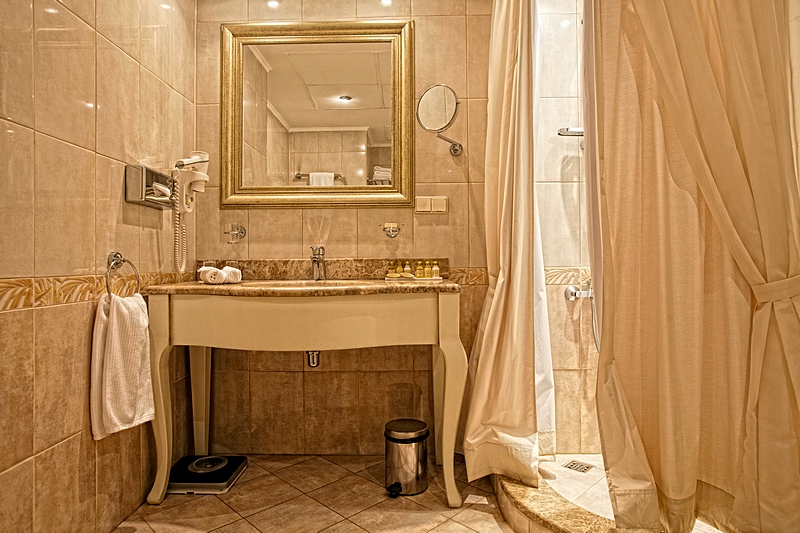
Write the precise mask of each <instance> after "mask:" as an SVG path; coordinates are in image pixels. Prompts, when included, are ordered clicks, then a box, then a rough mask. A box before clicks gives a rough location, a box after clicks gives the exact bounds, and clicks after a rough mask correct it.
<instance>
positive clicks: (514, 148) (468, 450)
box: [464, 0, 539, 486]
mask: <svg viewBox="0 0 800 533" xmlns="http://www.w3.org/2000/svg"><path fill="white" fill-rule="evenodd" d="M533 9H535V6H534V5H532V3H531V2H519V1H517V0H495V2H494V9H493V13H492V37H491V43H490V50H489V65H490V67H489V102H488V116H487V136H486V139H487V142H486V185H485V186H486V194H485V208H486V214H485V217H486V241H487V242H486V255H487V264H488V270H489V290H488V293H487V296H486V300H485V303H484V309H483V314H482V317H481V323H480V325H479V328H478V334H477V336H476V339H475V342H474V345H473V350H472V354H471V357H470V367H469V375H468V381H467V389H468V396H467V402H468V407H467V409H468V410H467V418H466V422H465V429H464V458H465V462H466V467H467V474H468V477H469V479H470V480H472V479H476V478H479V477H482V476H485V475H488V474H492V473H495V474H504V475H508V476H511V477H514V478H517V479H521V480H522V481H524V482H525V483H528V484H530V485H534V486H535V485H537V483H538V477H537V469H538V451H539V450H538V447H539V443H538V435H537V414H536V383H535V373H536V369H535V363H534V346H535V342H534V318H533V313H534V304H535V302H534V272H535V269H534V244H535V243H534V238H533V236H534V204H533V202H534V196H533V145H534V127H533V126H534V117H533V115H534V94H533V88H534V85H533V82H534V80H533V64H534V63H533V55H532V54H533V30H532V21H533V15H534V12H533V11H532V10H533Z"/></svg>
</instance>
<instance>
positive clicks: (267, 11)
mask: <svg viewBox="0 0 800 533" xmlns="http://www.w3.org/2000/svg"><path fill="white" fill-rule="evenodd" d="M248 10H249V17H250V22H261V21H267V20H295V21H299V20H301V19H302V18H303V2H302V0H282V1H281V2H279V3H278V5H277V6H275V7H272V6H270V5H269V0H250V1H249V2H248Z"/></svg>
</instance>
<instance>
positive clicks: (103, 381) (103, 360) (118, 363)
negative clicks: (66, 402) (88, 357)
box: [90, 294, 154, 440]
mask: <svg viewBox="0 0 800 533" xmlns="http://www.w3.org/2000/svg"><path fill="white" fill-rule="evenodd" d="M147 326H148V318H147V305H146V304H145V303H144V298H142V295H141V294H134V295H133V296H129V297H127V298H120V297H119V296H116V295H111V296H110V297H109V295H108V294H104V295H103V297H102V298H100V302H99V303H98V304H97V315H96V316H95V319H94V332H93V334H92V376H91V393H90V405H91V420H92V434H93V435H94V439H95V440H100V439H102V438H103V437H106V436H108V435H110V434H112V433H116V432H117V431H122V430H123V429H127V428H131V427H134V426H136V425H138V424H141V423H143V422H147V421H148V420H152V419H153V414H154V408H153V388H152V385H151V381H150V336H149V335H148V331H147Z"/></svg>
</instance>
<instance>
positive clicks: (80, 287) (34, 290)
mask: <svg viewBox="0 0 800 533" xmlns="http://www.w3.org/2000/svg"><path fill="white" fill-rule="evenodd" d="M193 279H194V272H187V273H185V274H178V273H177V272H153V273H145V274H142V286H143V287H146V286H148V285H161V284H164V283H176V282H180V281H191V280H193ZM111 290H112V291H113V292H114V294H116V295H117V296H130V295H131V294H134V293H135V292H136V276H134V275H125V276H114V275H112V276H111ZM105 291H106V277H105V275H97V276H95V275H91V276H62V277H51V278H7V279H0V311H11V310H14V309H28V308H31V307H45V306H49V305H61V304H71V303H78V302H91V301H94V300H97V299H99V298H100V297H101V296H102V295H103V293H104V292H105Z"/></svg>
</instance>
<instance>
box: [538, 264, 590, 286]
mask: <svg viewBox="0 0 800 533" xmlns="http://www.w3.org/2000/svg"><path fill="white" fill-rule="evenodd" d="M591 279H592V276H591V272H590V271H589V267H545V269H544V280H545V283H546V284H547V285H577V284H585V283H588V282H589V280H591Z"/></svg>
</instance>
